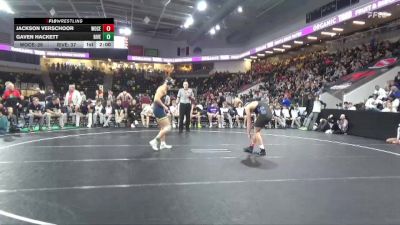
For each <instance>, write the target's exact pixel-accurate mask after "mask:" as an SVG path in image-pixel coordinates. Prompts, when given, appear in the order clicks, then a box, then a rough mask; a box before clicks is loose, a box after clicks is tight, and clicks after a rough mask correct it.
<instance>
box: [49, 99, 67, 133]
mask: <svg viewBox="0 0 400 225" xmlns="http://www.w3.org/2000/svg"><path fill="white" fill-rule="evenodd" d="M51 118H58V120H59V125H60V128H61V129H63V128H64V114H63V113H62V112H61V104H60V99H59V98H58V97H57V96H53V98H52V99H51V101H49V102H48V103H47V104H46V122H47V129H48V130H51Z"/></svg>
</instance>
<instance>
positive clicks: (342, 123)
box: [333, 114, 349, 134]
mask: <svg viewBox="0 0 400 225" xmlns="http://www.w3.org/2000/svg"><path fill="white" fill-rule="evenodd" d="M337 125H338V129H335V130H334V131H333V133H334V134H347V130H348V128H349V121H348V120H347V119H346V116H345V115H344V114H342V115H340V118H339V120H338V121H337Z"/></svg>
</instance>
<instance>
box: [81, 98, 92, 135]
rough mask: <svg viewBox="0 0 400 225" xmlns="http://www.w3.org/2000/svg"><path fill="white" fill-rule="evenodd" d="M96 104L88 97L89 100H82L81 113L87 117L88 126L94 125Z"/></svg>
mask: <svg viewBox="0 0 400 225" xmlns="http://www.w3.org/2000/svg"><path fill="white" fill-rule="evenodd" d="M94 108H95V106H94V105H93V101H92V99H90V98H89V99H88V100H87V101H84V102H82V105H81V113H82V115H84V116H85V117H86V119H87V128H91V127H92V126H93V111H94Z"/></svg>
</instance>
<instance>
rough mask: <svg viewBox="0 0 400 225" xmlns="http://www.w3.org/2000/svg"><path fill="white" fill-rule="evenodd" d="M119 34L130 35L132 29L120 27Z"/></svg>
mask: <svg viewBox="0 0 400 225" xmlns="http://www.w3.org/2000/svg"><path fill="white" fill-rule="evenodd" d="M119 34H121V35H124V36H131V34H132V30H131V28H129V27H122V28H119Z"/></svg>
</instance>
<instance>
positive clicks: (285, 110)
mask: <svg viewBox="0 0 400 225" xmlns="http://www.w3.org/2000/svg"><path fill="white" fill-rule="evenodd" d="M282 119H283V121H282V122H283V125H284V127H285V128H286V121H291V120H292V117H291V116H290V111H289V109H288V108H287V107H286V106H283V107H282Z"/></svg>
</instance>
